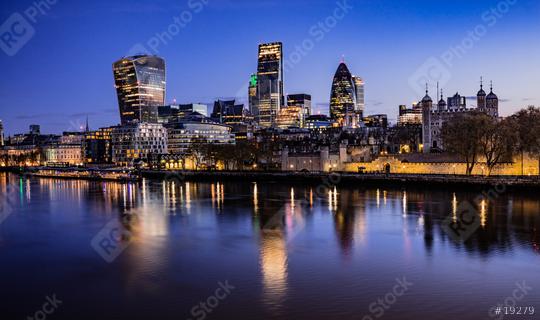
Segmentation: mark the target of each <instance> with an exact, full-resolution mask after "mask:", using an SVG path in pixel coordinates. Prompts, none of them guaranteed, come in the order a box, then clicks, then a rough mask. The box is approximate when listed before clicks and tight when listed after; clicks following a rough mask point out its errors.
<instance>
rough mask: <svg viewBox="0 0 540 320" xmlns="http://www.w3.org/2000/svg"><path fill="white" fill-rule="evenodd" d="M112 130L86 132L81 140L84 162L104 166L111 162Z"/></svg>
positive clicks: (101, 129)
mask: <svg viewBox="0 0 540 320" xmlns="http://www.w3.org/2000/svg"><path fill="white" fill-rule="evenodd" d="M112 131H113V128H112V127H109V128H100V129H99V130H96V131H86V132H85V133H84V139H83V157H84V162H85V163H88V164H106V163H111V162H112Z"/></svg>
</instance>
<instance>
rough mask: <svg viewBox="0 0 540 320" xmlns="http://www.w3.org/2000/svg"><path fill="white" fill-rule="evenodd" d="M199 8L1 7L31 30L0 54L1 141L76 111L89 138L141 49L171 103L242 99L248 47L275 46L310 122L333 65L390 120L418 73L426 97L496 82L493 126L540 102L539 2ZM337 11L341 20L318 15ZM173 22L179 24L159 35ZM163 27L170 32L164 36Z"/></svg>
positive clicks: (152, 2)
mask: <svg viewBox="0 0 540 320" xmlns="http://www.w3.org/2000/svg"><path fill="white" fill-rule="evenodd" d="M39 1H42V2H44V3H46V1H45V0H39ZM49 1H50V2H54V0H49ZM200 1H201V0H190V1H187V0H181V1H165V0H130V1H127V0H119V1H111V0H93V1H88V0H85V1H67V0H57V1H56V3H55V4H53V5H51V6H50V8H48V9H47V8H45V7H41V9H42V10H43V13H41V12H40V13H39V14H35V12H39V10H38V11H36V10H34V11H32V3H33V0H18V1H14V0H9V1H2V2H1V4H0V8H1V9H0V21H1V22H2V23H3V27H5V26H6V23H9V22H10V20H9V19H10V18H12V15H13V14H15V13H17V12H18V13H20V14H21V16H22V17H25V19H26V21H27V22H28V24H29V25H31V27H33V28H34V30H35V34H33V36H32V37H31V38H30V39H29V40H28V42H27V43H26V44H24V46H22V47H21V48H20V49H19V50H18V52H16V53H14V54H13V55H12V56H9V55H7V54H6V53H5V52H4V51H2V50H0V70H2V82H1V86H0V97H1V100H0V119H2V120H3V122H4V126H5V128H6V133H7V134H14V133H17V132H26V131H27V127H28V125H29V124H31V123H36V124H41V125H42V131H43V132H46V133H57V132H61V131H66V130H76V129H77V128H78V127H79V126H81V125H83V124H84V122H85V118H86V116H87V115H88V117H89V119H90V126H91V128H94V129H95V128H97V127H101V126H109V125H114V124H117V123H118V122H119V116H118V110H117V99H116V93H115V90H114V87H113V75H112V71H111V68H112V63H113V62H114V61H115V60H118V59H119V58H121V57H122V56H125V55H128V54H130V53H135V52H140V51H142V50H146V51H148V52H150V53H155V54H157V55H159V56H161V57H163V58H164V59H165V60H166V63H167V100H168V102H172V100H173V99H176V101H177V102H178V103H189V102H203V103H211V102H212V101H213V100H214V99H215V98H219V97H223V98H225V97H238V98H239V99H241V100H245V99H246V95H247V82H248V80H249V76H250V74H251V73H254V72H255V71H256V67H257V45H258V44H259V43H262V42H273V41H281V42H283V44H284V53H285V60H288V61H291V65H292V68H289V70H288V71H287V72H286V73H285V93H309V94H311V95H312V96H313V101H314V109H315V110H314V113H318V112H322V113H327V108H328V100H329V96H330V86H331V82H332V77H333V74H334V72H335V70H336V68H337V66H338V64H339V62H340V60H341V59H342V56H344V59H345V61H346V63H347V65H348V66H349V69H350V70H351V72H352V73H354V74H356V75H358V76H361V77H362V78H364V80H365V82H366V100H367V101H366V114H376V113H387V114H388V116H389V118H390V119H391V121H393V122H395V119H396V117H397V110H398V105H399V104H407V105H410V104H411V103H412V102H414V101H416V100H419V99H420V98H421V91H422V89H421V87H422V85H421V84H420V83H422V82H424V78H425V77H423V75H424V74H429V75H430V76H429V77H428V78H429V79H432V80H433V79H435V80H433V81H430V82H431V83H430V90H431V95H432V97H433V98H435V95H436V94H435V87H436V84H435V81H436V79H439V80H441V82H442V83H443V84H444V86H443V87H444V90H445V96H447V95H450V94H454V93H455V92H456V91H459V92H460V93H461V94H463V95H465V96H474V95H476V92H477V91H478V87H479V78H480V76H484V79H486V82H488V81H489V80H493V81H494V86H495V92H496V93H497V94H498V96H499V98H500V99H501V107H500V112H501V114H502V115H503V116H504V115H509V114H511V113H513V112H514V111H516V110H518V109H519V108H522V107H525V106H527V105H531V104H536V105H537V106H538V105H540V92H539V90H538V84H539V83H540V72H539V70H540V42H539V35H540V1H537V0H506V1H488V0H474V1H471V0H451V1H450V0H446V1H442V0H440V1H436V0H416V1H413V0H408V1H401V0H395V1H390V0H369V1H354V0H349V2H348V4H347V2H345V3H343V1H338V3H340V5H339V6H338V4H336V2H335V1H322V0H284V1H278V0H250V1H248V0H208V4H207V5H203V4H201V2H200ZM340 6H341V7H345V8H346V9H345V10H348V12H347V13H345V14H344V15H343V16H342V12H341V11H343V10H339V12H338V15H339V17H341V16H342V17H341V18H339V17H337V18H328V17H331V16H332V15H334V12H335V10H336V8H339V7H340ZM349 6H352V8H348V9H347V7H349ZM29 8H30V9H29ZM492 8H498V9H494V10H495V11H490V10H491V9H492ZM25 11H26V12H27V13H26V14H25V13H24V12H25ZM183 12H184V13H183ZM182 13H183V15H182ZM175 17H180V18H177V21H180V23H181V24H185V26H183V27H182V26H181V27H180V28H177V27H176V26H178V25H176V26H175V27H170V26H171V24H172V23H174V18H175ZM182 17H183V18H182ZM189 17H191V21H190V22H188V23H185V22H186V21H188V20H189ZM30 18H32V19H33V20H34V21H32V19H30ZM334 24H335V25H334ZM168 30H172V32H177V34H176V35H172V38H168V37H169V35H171V32H168ZM471 30H476V31H475V32H473V34H472V36H471V35H470V34H469V31H471ZM167 32H168V35H166V37H164V41H158V45H155V43H156V42H155V40H153V39H155V35H156V34H163V33H167ZM150 44H153V48H152V47H151V45H150ZM297 48H301V49H297ZM456 48H457V49H456ZM450 58H452V59H451V60H450ZM486 86H487V87H489V84H487V85H486ZM474 103H475V101H473V100H472V99H471V100H469V103H468V104H469V105H470V106H473V105H474Z"/></svg>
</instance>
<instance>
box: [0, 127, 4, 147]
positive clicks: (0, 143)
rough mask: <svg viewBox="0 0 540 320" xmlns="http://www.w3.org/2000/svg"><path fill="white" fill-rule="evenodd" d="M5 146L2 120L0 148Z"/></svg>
mask: <svg viewBox="0 0 540 320" xmlns="http://www.w3.org/2000/svg"><path fill="white" fill-rule="evenodd" d="M3 146H4V124H3V123H2V120H0V147H3Z"/></svg>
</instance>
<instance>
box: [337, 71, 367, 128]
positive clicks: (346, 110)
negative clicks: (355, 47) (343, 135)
mask: <svg viewBox="0 0 540 320" xmlns="http://www.w3.org/2000/svg"><path fill="white" fill-rule="evenodd" d="M355 79H356V80H355ZM356 84H358V85H360V84H361V85H362V87H361V88H358V90H357V88H356ZM359 94H362V97H361V98H362V99H363V81H362V80H361V79H360V78H356V77H353V76H352V75H351V72H350V71H349V68H347V65H346V64H345V63H344V62H342V63H340V64H339V67H338V69H337V71H336V73H335V75H334V79H333V81H332V90H331V95H330V116H331V118H332V119H334V120H335V121H336V122H337V123H338V125H339V126H340V127H348V128H357V127H358V126H359V123H360V119H361V118H360V117H361V115H362V110H360V109H359V108H360V104H359V102H358V100H357V97H358V95H359ZM362 103H363V102H362Z"/></svg>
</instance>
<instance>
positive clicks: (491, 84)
mask: <svg viewBox="0 0 540 320" xmlns="http://www.w3.org/2000/svg"><path fill="white" fill-rule="evenodd" d="M489 91H491V92H493V81H490V82H489Z"/></svg>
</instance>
